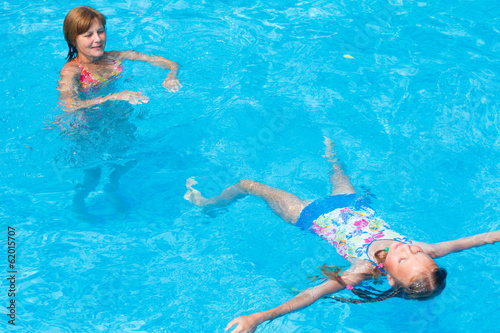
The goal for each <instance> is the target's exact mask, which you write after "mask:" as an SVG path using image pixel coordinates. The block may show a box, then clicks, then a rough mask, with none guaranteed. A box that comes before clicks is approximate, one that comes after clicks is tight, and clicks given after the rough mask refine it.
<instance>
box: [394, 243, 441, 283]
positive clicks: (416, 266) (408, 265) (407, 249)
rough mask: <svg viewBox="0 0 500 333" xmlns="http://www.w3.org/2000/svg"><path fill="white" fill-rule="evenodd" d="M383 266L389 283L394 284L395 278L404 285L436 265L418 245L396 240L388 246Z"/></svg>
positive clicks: (433, 268) (431, 269) (435, 267)
mask: <svg viewBox="0 0 500 333" xmlns="http://www.w3.org/2000/svg"><path fill="white" fill-rule="evenodd" d="M385 268H386V269H387V271H388V273H389V274H388V275H387V280H388V282H389V284H391V285H392V286H394V284H395V281H394V280H397V281H398V282H399V283H400V284H401V283H402V284H404V285H405V286H406V285H409V284H410V281H411V280H412V279H413V278H414V277H415V276H418V275H421V274H428V273H429V272H431V271H433V270H435V269H437V268H438V266H437V265H436V263H435V262H434V260H432V258H431V257H429V256H428V255H427V254H425V252H424V251H422V249H421V248H420V247H419V246H417V245H408V244H404V243H399V242H397V243H394V244H392V245H391V246H390V247H389V253H388V254H387V257H386V259H385Z"/></svg>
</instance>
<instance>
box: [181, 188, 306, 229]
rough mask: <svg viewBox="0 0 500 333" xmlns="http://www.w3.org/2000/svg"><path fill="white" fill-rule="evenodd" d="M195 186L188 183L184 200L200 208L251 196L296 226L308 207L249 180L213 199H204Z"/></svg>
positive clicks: (288, 194)
mask: <svg viewBox="0 0 500 333" xmlns="http://www.w3.org/2000/svg"><path fill="white" fill-rule="evenodd" d="M195 184H197V183H196V181H195V180H194V179H193V178H189V179H188V180H187V181H186V187H187V188H188V191H187V192H186V194H185V195H184V199H186V200H188V201H190V202H191V203H192V204H194V205H197V206H200V207H225V206H228V205H230V204H231V203H232V202H234V201H236V200H237V199H239V198H242V197H245V196H247V195H249V194H250V195H255V196H258V197H259V198H262V199H263V200H264V201H266V202H267V203H268V204H269V207H270V208H271V209H272V210H273V211H274V212H275V213H276V214H278V215H279V216H280V217H281V218H282V219H283V220H285V221H286V222H288V223H291V224H295V222H297V219H298V218H299V216H300V212H301V211H302V209H304V207H305V206H306V203H305V202H304V201H302V200H300V199H299V198H298V197H297V196H295V195H293V194H291V193H288V192H285V191H283V190H280V189H277V188H274V187H270V186H267V185H265V184H262V183H259V182H255V181H252V180H248V179H243V180H240V181H239V182H238V183H237V184H234V185H232V186H230V187H228V188H226V189H224V190H223V191H222V192H221V194H219V195H218V196H215V197H212V198H204V197H203V196H202V195H201V193H200V192H199V191H198V190H196V189H194V188H193V185H195Z"/></svg>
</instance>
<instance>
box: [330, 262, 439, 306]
mask: <svg viewBox="0 0 500 333" xmlns="http://www.w3.org/2000/svg"><path fill="white" fill-rule="evenodd" d="M340 272H341V268H339V267H337V266H326V265H324V266H323V267H321V273H322V274H323V276H325V277H327V278H329V279H331V280H335V281H337V282H338V283H340V284H341V285H343V286H344V287H345V286H347V284H346V283H345V281H344V280H343V279H342V277H341V276H340ZM365 275H366V276H365V278H366V277H369V275H370V274H365ZM371 276H372V277H373V278H374V279H375V281H377V279H378V277H379V276H380V275H377V274H371ZM446 276H447V272H446V270H445V269H444V268H437V269H435V270H433V271H432V272H431V273H430V274H429V275H428V276H425V277H419V278H417V279H415V280H414V281H412V282H411V283H410V284H409V285H408V286H406V287H401V286H397V287H393V288H391V289H389V290H385V291H380V290H377V289H375V288H365V287H356V288H353V289H351V291H352V293H353V294H354V295H356V296H358V297H359V298H345V297H338V296H327V297H325V298H331V299H334V300H336V301H339V302H343V303H354V304H359V303H375V302H381V301H384V300H386V299H388V298H391V297H401V298H404V299H413V300H419V301H423V300H427V299H430V298H433V297H435V296H437V295H439V294H440V293H441V292H442V291H443V290H444V288H445V286H446Z"/></svg>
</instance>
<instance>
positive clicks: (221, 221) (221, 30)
mask: <svg viewBox="0 0 500 333" xmlns="http://www.w3.org/2000/svg"><path fill="white" fill-rule="evenodd" d="M88 4H89V5H90V6H92V7H94V8H96V9H98V10H100V11H102V12H103V13H104V14H105V15H106V16H107V18H108V24H107V31H108V43H107V49H108V50H126V49H133V50H137V51H141V52H145V53H152V54H157V55H162V56H165V57H167V58H169V59H171V60H173V61H176V62H178V63H180V64H181V65H182V69H181V71H180V72H179V78H180V79H181V80H182V84H183V87H182V89H181V90H180V91H179V92H178V93H175V94H172V93H169V92H167V91H166V90H165V89H163V88H162V87H161V85H160V83H161V81H162V79H163V78H164V77H165V75H166V72H163V71H160V70H157V69H156V68H153V67H151V66H149V65H147V64H141V63H125V64H124V66H125V69H126V70H125V73H124V75H123V77H122V78H121V79H120V80H118V82H116V89H117V90H122V89H129V90H135V91H140V92H142V93H143V94H145V95H146V96H149V97H150V101H149V103H148V104H144V105H139V106H134V107H133V111H132V115H131V116H130V120H129V122H130V123H131V124H133V125H134V126H135V127H136V130H135V141H134V142H133V143H132V144H131V146H130V147H129V149H128V151H127V153H126V154H125V156H123V157H124V158H129V159H136V160H137V161H138V163H137V165H136V166H135V167H134V168H133V169H131V170H130V171H129V172H128V173H126V174H125V175H124V176H123V177H122V181H121V187H120V193H121V195H122V196H123V197H124V198H125V200H126V202H127V204H128V206H129V212H128V214H127V215H126V216H122V215H120V214H117V212H116V211H115V210H114V209H113V205H112V203H111V202H110V201H109V200H108V199H107V197H106V196H105V195H104V193H103V185H104V183H105V182H103V184H100V185H99V186H98V187H97V190H96V191H95V192H93V193H92V194H91V195H90V196H89V198H88V199H87V205H88V211H89V213H90V214H92V216H93V219H92V220H85V219H81V218H77V217H75V216H74V215H73V214H72V212H71V199H72V196H73V194H74V190H73V189H74V187H75V185H76V184H77V183H78V182H80V181H81V180H82V177H83V171H82V170H81V169H79V168H71V167H68V166H67V165H65V164H64V163H61V158H59V159H58V158H57V157H58V156H61V154H63V153H62V152H66V154H67V150H65V149H67V147H68V145H69V144H70V143H68V141H67V140H62V138H61V136H60V135H59V134H58V133H57V131H49V130H46V129H44V127H45V123H46V122H47V121H50V120H51V119H53V117H55V116H57V115H58V114H60V113H61V109H60V108H58V107H57V101H58V94H57V90H56V87H57V80H58V77H59V74H58V73H59V70H60V69H61V67H62V66H63V65H64V61H65V60H64V58H65V56H66V52H67V49H66V48H67V47H66V43H65V41H64V39H63V35H62V22H63V19H64V16H65V14H66V13H67V12H68V11H69V10H70V9H71V8H72V7H73V6H74V5H77V4H68V3H66V2H65V1H57V0H53V1H51V0H46V1H41V0H34V1H29V2H28V1H24V0H22V1H4V2H3V3H2V5H1V7H0V20H1V26H2V31H3V38H2V48H0V60H1V63H2V65H1V66H0V90H1V91H3V92H4V95H3V98H2V104H3V106H2V111H1V113H0V120H1V122H0V124H1V125H0V126H1V130H0V141H1V143H2V145H1V150H0V157H1V159H0V160H1V163H0V184H1V188H2V191H1V193H0V203H1V205H0V214H1V221H2V230H4V231H3V232H4V234H2V235H1V236H0V237H1V238H2V239H3V240H5V239H6V238H7V227H8V226H13V227H15V228H16V232H17V234H16V240H17V247H16V250H17V257H16V265H17V267H16V268H17V270H18V273H17V280H16V288H17V293H16V302H17V317H16V326H15V327H14V326H12V325H8V323H7V316H6V314H7V309H6V306H7V302H8V299H9V298H8V297H7V291H8V288H9V286H8V282H7V280H6V277H7V270H8V269H7V247H6V245H5V242H4V241H2V243H1V244H2V251H4V253H5V255H4V256H2V258H3V259H2V260H0V263H1V264H0V265H1V266H0V267H2V270H1V274H2V279H1V280H2V284H1V290H0V295H1V296H0V300H1V303H2V304H1V307H0V309H1V311H0V312H1V314H2V317H3V318H2V319H0V327H1V329H2V330H7V329H8V330H17V331H19V332H222V331H223V330H224V328H225V326H226V324H227V323H228V322H229V321H230V320H231V319H233V318H234V317H236V316H239V315H244V314H250V313H253V312H256V311H261V310H264V309H269V308H272V307H275V306H277V305H279V304H280V303H282V302H284V301H286V300H288V299H289V298H291V297H292V296H293V295H295V293H296V292H297V291H298V290H302V289H305V288H307V287H309V286H311V283H310V282H309V281H310V280H308V276H313V275H317V274H318V272H319V268H318V267H319V266H320V265H322V264H323V263H328V264H336V265H344V264H346V263H345V262H344V261H343V259H341V258H340V257H338V256H337V255H336V254H335V252H334V250H333V248H331V246H330V245H328V244H327V243H326V242H323V241H321V240H319V239H318V238H315V237H313V236H312V235H309V234H304V233H302V232H300V231H299V230H298V229H297V228H294V227H293V226H290V225H287V224H285V223H283V222H282V221H280V219H279V218H278V217H277V216H275V215H274V214H273V213H272V212H270V211H269V210H268V209H266V205H265V204H264V203H263V202H261V201H259V200H258V199H255V198H245V199H244V200H241V201H239V202H237V203H236V204H234V205H233V206H231V207H229V208H228V209H227V210H223V211H218V212H211V214H205V213H203V212H202V211H201V210H200V209H198V208H195V207H193V206H191V205H190V204H189V203H188V202H187V201H185V200H184V199H183V194H184V192H185V180H186V178H188V177H191V176H196V177H197V178H196V179H197V181H198V182H199V185H198V189H200V190H201V191H202V193H206V194H207V195H215V194H217V193H218V192H219V191H220V190H221V189H222V188H224V187H226V186H228V185H230V184H232V183H234V182H235V181H237V180H238V179H241V178H249V179H255V180H259V181H262V182H265V183H267V184H269V185H272V186H277V187H280V188H282V189H284V190H287V191H290V192H293V193H295V194H297V195H298V196H299V197H300V198H302V199H316V198H319V197H321V196H324V195H326V194H327V193H328V191H329V186H328V164H327V163H326V161H325V160H324V158H323V157H321V155H322V153H323V145H322V138H323V136H324V135H327V136H329V137H330V138H332V139H333V141H334V142H335V143H336V147H337V150H338V155H339V158H340V159H341V161H342V162H343V163H344V165H345V169H346V172H347V173H348V174H349V175H350V177H351V179H352V182H353V184H354V185H355V186H356V188H357V189H359V190H369V191H370V192H371V193H373V194H375V195H376V196H377V199H376V200H375V202H374V206H375V208H376V209H378V210H379V211H380V214H381V216H382V217H383V218H384V219H385V220H386V221H388V222H389V223H390V224H391V225H392V226H393V227H394V228H395V229H396V230H398V231H400V232H401V233H403V234H406V235H408V236H410V237H411V238H415V239H418V240H421V241H425V242H438V241H444V240H449V239H454V238H458V237H464V236H467V235H470V234H474V233H481V232H486V231H490V230H494V229H499V224H498V221H500V205H498V198H499V194H500V181H499V179H500V141H499V137H500V119H499V110H498V106H497V105H498V100H497V96H498V95H499V94H500V81H499V75H500V66H499V64H500V61H499V60H498V54H499V52H500V39H499V30H500V21H499V19H498V17H500V15H499V14H500V10H499V7H498V4H497V1H493V0H487V1H481V2H472V1H463V0H462V1H441V2H439V3H433V2H427V1H425V0H422V1H406V0H390V1H380V0H373V1H346V0H344V1H341V2H332V1H325V0H317V1H300V2H299V1H285V0H283V1H258V2H252V3H250V2H248V1H232V2H228V1H207V2H205V1H196V2H194V1H193V2H188V1H182V0H179V1H162V2H160V1H148V0H142V1H131V0H129V1H124V2H121V3H119V4H114V2H112V1H106V0H99V1H91V2H89V3H88ZM345 55H349V56H351V57H352V58H349V57H344V56H345ZM94 157H96V156H94ZM89 158H90V157H89ZM96 159H97V160H98V158H97V157H96ZM103 172H104V174H103V178H106V177H107V176H108V175H109V172H110V170H109V169H107V168H104V170H103ZM499 246H500V245H498V244H497V245H493V246H485V247H481V248H477V249H473V250H469V251H466V252H463V253H458V254H454V255H450V256H448V257H445V258H442V259H439V260H438V264H439V265H441V266H443V267H445V268H446V269H447V270H448V273H449V277H448V283H447V288H446V289H445V291H444V292H443V294H442V295H440V296H439V297H437V298H436V299H433V300H430V301H426V302H415V301H405V300H401V299H391V300H388V301H385V302H381V303H377V304H367V305H349V304H339V303H330V302H329V301H326V300H324V301H319V302H317V303H316V304H314V305H313V306H311V307H309V308H307V309H304V310H302V311H300V312H296V313H293V314H290V315H288V316H285V317H282V318H279V319H276V320H274V321H273V322H271V323H266V324H263V325H262V326H261V327H259V329H258V332H471V331H477V332H485V331H494V330H496V329H497V327H498V319H499V317H498V313H500V305H499V302H498V299H499V297H500V283H499V282H498V276H499V273H500V257H499V255H498V252H499ZM346 295H347V294H346Z"/></svg>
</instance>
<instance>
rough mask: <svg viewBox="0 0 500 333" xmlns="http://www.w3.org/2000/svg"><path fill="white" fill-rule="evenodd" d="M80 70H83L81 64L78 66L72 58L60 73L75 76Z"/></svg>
mask: <svg viewBox="0 0 500 333" xmlns="http://www.w3.org/2000/svg"><path fill="white" fill-rule="evenodd" d="M80 72H81V69H80V66H78V64H77V62H76V60H75V59H72V60H70V61H68V62H66V63H65V64H64V66H63V68H62V69H61V71H60V74H61V75H71V76H73V75H77V74H80Z"/></svg>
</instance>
